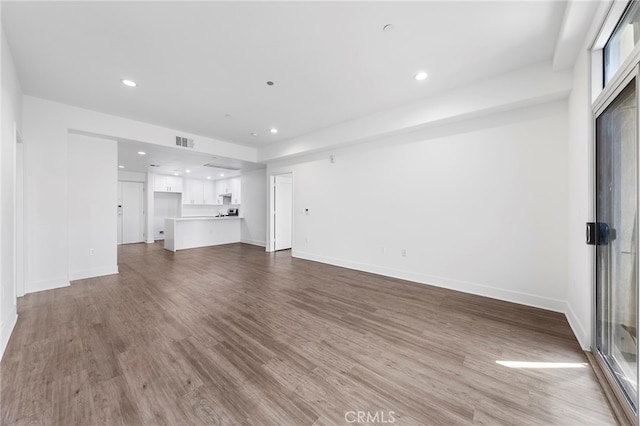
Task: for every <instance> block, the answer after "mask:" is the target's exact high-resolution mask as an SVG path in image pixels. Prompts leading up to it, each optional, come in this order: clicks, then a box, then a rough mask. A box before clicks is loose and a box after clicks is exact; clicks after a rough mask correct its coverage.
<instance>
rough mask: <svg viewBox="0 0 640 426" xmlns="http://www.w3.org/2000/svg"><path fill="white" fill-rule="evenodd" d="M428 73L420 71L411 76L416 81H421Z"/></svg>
mask: <svg viewBox="0 0 640 426" xmlns="http://www.w3.org/2000/svg"><path fill="white" fill-rule="evenodd" d="M427 76H428V74H427V73H426V72H424V71H420V72H419V73H418V74H416V75H414V76H413V78H414V79H416V80H418V81H422V80H424V79H425V78H427Z"/></svg>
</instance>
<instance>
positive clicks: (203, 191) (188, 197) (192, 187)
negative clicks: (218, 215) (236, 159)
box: [182, 179, 222, 205]
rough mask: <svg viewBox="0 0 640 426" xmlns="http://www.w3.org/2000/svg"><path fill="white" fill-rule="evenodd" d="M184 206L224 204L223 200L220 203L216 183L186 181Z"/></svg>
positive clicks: (196, 180) (194, 180)
mask: <svg viewBox="0 0 640 426" xmlns="http://www.w3.org/2000/svg"><path fill="white" fill-rule="evenodd" d="M182 204H203V205H216V204H222V199H220V203H218V200H217V197H216V187H215V182H214V181H210V180H200V179H185V180H184V194H183V196H182Z"/></svg>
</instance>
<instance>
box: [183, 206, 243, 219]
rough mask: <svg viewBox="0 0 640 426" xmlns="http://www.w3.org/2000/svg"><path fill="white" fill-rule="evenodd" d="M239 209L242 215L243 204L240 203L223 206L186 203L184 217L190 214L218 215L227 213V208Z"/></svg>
mask: <svg viewBox="0 0 640 426" xmlns="http://www.w3.org/2000/svg"><path fill="white" fill-rule="evenodd" d="M230 208H234V209H238V210H239V213H240V215H241V216H242V206H241V205H240V204H225V205H222V206H205V205H191V204H184V205H183V206H182V217H189V216H216V215H218V214H227V209H230Z"/></svg>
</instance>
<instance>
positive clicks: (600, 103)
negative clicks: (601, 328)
mask: <svg viewBox="0 0 640 426" xmlns="http://www.w3.org/2000/svg"><path fill="white" fill-rule="evenodd" d="M634 79H635V81H636V93H635V96H636V105H637V108H636V114H637V117H636V120H637V121H636V138H637V141H638V144H640V63H636V65H635V66H633V67H631V69H630V70H629V71H628V73H627V74H626V75H624V76H623V77H619V76H618V78H616V81H615V85H611V86H608V87H607V88H606V90H605V91H603V93H601V96H599V97H598V100H597V102H596V103H594V105H593V108H592V120H591V125H592V133H591V134H592V135H593V137H592V138H591V147H590V153H591V161H590V169H591V172H590V175H591V182H590V187H591V215H592V218H593V221H594V222H595V221H597V211H596V210H597V199H598V198H597V197H598V194H597V175H596V171H597V161H598V158H597V152H596V148H597V142H596V139H597V129H596V120H597V118H598V117H599V116H600V115H601V114H602V113H603V112H604V111H605V110H606V109H607V108H608V107H609V105H611V103H612V102H613V101H615V100H616V98H617V97H618V95H620V93H622V91H623V90H624V89H625V88H626V87H627V85H628V84H629V83H631V81H633V80H634ZM636 152H637V158H636V162H637V166H636V185H637V187H638V188H640V181H639V174H638V169H639V168H640V147H639V149H637V150H636ZM637 198H638V204H637V205H636V209H638V210H637V211H638V212H640V196H638V197H637ZM639 228H640V227H636V241H640V239H639V237H640V229H639ZM596 256H597V253H596V249H595V246H594V248H593V250H592V252H591V256H590V259H591V262H592V264H591V276H592V280H591V281H592V283H591V288H592V291H591V294H592V295H593V298H592V315H591V318H592V321H591V336H592V339H591V353H592V354H593V357H594V359H595V360H596V362H597V363H598V367H599V369H600V371H602V373H603V375H604V377H605V379H606V380H607V382H608V384H609V386H610V388H611V389H612V390H613V393H614V394H615V396H616V399H617V400H618V402H619V403H620V406H621V407H622V409H623V410H624V413H625V415H626V416H627V418H628V419H629V420H631V421H633V422H634V423H637V421H638V414H637V413H635V412H634V410H633V408H632V407H631V405H630V404H629V403H628V401H627V396H626V395H625V394H624V392H623V391H622V390H621V389H620V388H619V385H618V383H617V380H616V379H615V377H613V375H612V374H611V372H610V370H609V367H608V365H607V363H606V361H605V360H604V359H603V357H602V355H601V354H600V352H599V351H598V349H597V336H598V334H597V326H598V325H597V315H598V299H597V297H596V296H597V279H598V274H597V271H596V268H597V258H596ZM639 260H640V250H637V251H636V262H638V261H639ZM637 264H638V265H640V263H637ZM636 303H637V304H638V306H640V292H638V300H637V301H636ZM636 330H640V315H638V316H637V318H636ZM638 349H640V346H639V345H638V342H636V352H637V353H638V360H639V361H640V351H639V350H638ZM636 383H638V384H640V366H639V368H637V371H636ZM638 395H639V396H640V392H638ZM639 402H640V401H638V398H636V401H635V403H636V407H638V409H639V410H640V404H639Z"/></svg>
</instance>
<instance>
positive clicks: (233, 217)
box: [166, 216, 244, 222]
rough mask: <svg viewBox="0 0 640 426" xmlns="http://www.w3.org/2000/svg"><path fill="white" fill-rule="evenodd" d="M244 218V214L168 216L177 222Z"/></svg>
mask: <svg viewBox="0 0 640 426" xmlns="http://www.w3.org/2000/svg"><path fill="white" fill-rule="evenodd" d="M238 219H244V217H242V216H222V217H215V216H189V217H168V218H166V220H174V221H176V222H184V221H187V220H238Z"/></svg>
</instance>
